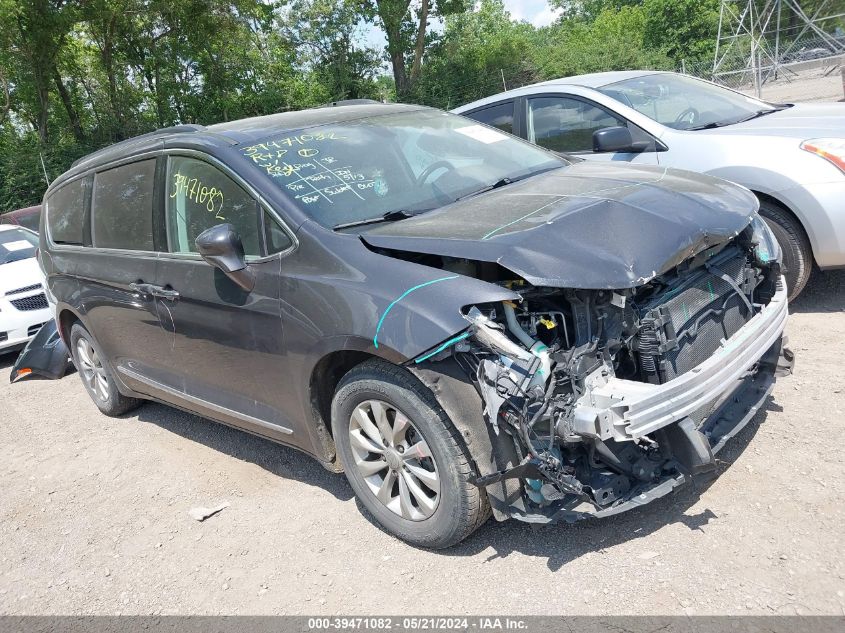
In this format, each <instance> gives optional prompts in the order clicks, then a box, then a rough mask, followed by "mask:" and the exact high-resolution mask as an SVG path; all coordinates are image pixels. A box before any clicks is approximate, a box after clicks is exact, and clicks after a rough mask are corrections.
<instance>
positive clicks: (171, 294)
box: [153, 286, 179, 301]
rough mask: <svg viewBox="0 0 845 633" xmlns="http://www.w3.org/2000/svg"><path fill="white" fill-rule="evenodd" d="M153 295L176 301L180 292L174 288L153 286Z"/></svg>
mask: <svg viewBox="0 0 845 633" xmlns="http://www.w3.org/2000/svg"><path fill="white" fill-rule="evenodd" d="M153 296H154V297H158V298H159V299H167V300H168V301H176V300H177V299H178V298H179V292H178V291H177V290H173V288H164V287H162V286H153Z"/></svg>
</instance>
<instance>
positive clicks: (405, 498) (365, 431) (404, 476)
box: [349, 400, 440, 521]
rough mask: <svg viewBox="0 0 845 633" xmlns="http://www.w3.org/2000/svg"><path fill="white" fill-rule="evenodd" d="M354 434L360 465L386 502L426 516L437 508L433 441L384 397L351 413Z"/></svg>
mask: <svg viewBox="0 0 845 633" xmlns="http://www.w3.org/2000/svg"><path fill="white" fill-rule="evenodd" d="M349 439H350V444H351V447H352V454H353V457H354V459H355V467H356V468H357V469H358V472H359V473H360V474H361V475H362V477H363V479H364V482H365V483H366V484H367V486H368V487H369V489H370V491H372V493H373V495H375V497H376V499H378V500H379V501H380V502H381V503H382V504H383V505H384V506H386V507H387V508H388V509H389V510H391V511H392V512H394V513H395V514H398V515H399V516H401V517H403V518H405V519H408V520H411V521H422V520H424V519H427V518H429V517H430V516H431V515H433V514H434V512H435V510H437V505H438V503H439V502H440V475H439V474H438V472H437V464H436V463H435V461H434V458H433V457H432V455H431V449H430V448H429V446H428V443H427V442H426V441H425V440H424V439H423V437H422V434H421V433H420V432H419V431H418V430H417V428H416V427H415V426H414V424H413V423H412V422H411V421H410V420H409V419H408V417H407V416H406V415H405V414H404V413H402V412H401V411H399V410H398V409H397V408H396V407H395V406H393V405H391V404H388V403H387V402H383V401H381V400H367V401H365V402H362V403H361V404H359V405H358V406H357V407H355V410H354V411H353V412H352V417H351V419H350V421H349Z"/></svg>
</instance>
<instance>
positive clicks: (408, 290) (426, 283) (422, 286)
mask: <svg viewBox="0 0 845 633" xmlns="http://www.w3.org/2000/svg"><path fill="white" fill-rule="evenodd" d="M457 278H458V275H451V276H450V277H441V278H440V279H432V280H431V281H427V282H425V283H424V284H419V285H417V286H414V287H413V288H408V289H407V290H406V291H405V292H403V293H402V294H401V295H399V297H398V298H397V299H394V300H393V302H392V303H391V304H390V305H389V306H387V310H385V311H384V314H382V315H381V318H380V319H379V320H378V325H377V326H376V334H375V336H374V337H373V345H375V347H376V349H378V333H379V332H380V331H381V326H382V324H383V323H384V318H385V317H386V316H387V313H388V312H390V311H391V310H392V309H393V306H395V305H396V304H397V303H399V302H400V301H402V299H404V298H405V297H407V296H408V295H409V294H411V293H412V292H414V291H415V290H419V289H420V288H425V287H426V286H430V285H431V284H436V283H437V282H439V281H448V280H449V279H457Z"/></svg>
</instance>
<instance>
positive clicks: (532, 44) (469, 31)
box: [413, 0, 538, 108]
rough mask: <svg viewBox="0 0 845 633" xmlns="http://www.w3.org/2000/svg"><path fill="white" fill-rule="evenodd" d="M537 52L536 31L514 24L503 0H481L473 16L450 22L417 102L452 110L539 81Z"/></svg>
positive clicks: (422, 80) (431, 55) (424, 74)
mask: <svg viewBox="0 0 845 633" xmlns="http://www.w3.org/2000/svg"><path fill="white" fill-rule="evenodd" d="M537 47H538V41H537V31H536V29H535V28H534V27H533V26H531V25H530V24H528V23H526V22H514V21H513V20H511V16H510V14H508V12H507V11H506V10H505V8H504V5H503V3H502V0H481V2H479V4H478V5H477V6H476V7H475V8H474V9H473V10H472V11H468V12H466V13H459V14H455V15H451V16H449V17H447V18H446V20H445V28H444V32H443V35H442V37H441V38H440V39H439V40H438V41H437V42H435V43H434V44H433V45H432V46H431V50H430V51H429V53H428V55H427V62H426V65H425V68H424V70H423V72H422V74H421V76H420V78H419V82H418V83H417V84H416V85H415V86H414V88H413V97H414V99H415V100H416V101H420V102H422V103H426V104H429V105H435V106H439V107H443V108H450V107H455V106H458V105H460V104H462V103H466V102H468V101H472V100H474V99H478V98H480V97H484V96H487V95H490V94H495V93H496V92H499V91H501V90H502V89H503V88H505V87H516V86H520V85H524V84H527V83H531V82H533V81H536V80H537V78H538V75H537V71H536V67H535V63H534V60H533V55H534V53H535V51H536V49H537Z"/></svg>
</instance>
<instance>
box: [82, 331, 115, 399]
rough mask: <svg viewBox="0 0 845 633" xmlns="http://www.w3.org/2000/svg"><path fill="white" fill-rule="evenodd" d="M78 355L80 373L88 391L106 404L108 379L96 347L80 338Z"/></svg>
mask: <svg viewBox="0 0 845 633" xmlns="http://www.w3.org/2000/svg"><path fill="white" fill-rule="evenodd" d="M76 354H77V357H78V358H79V364H80V368H79V369H80V371H79V373H80V374H81V375H82V380H83V381H84V382H85V386H86V387H88V391H90V392H91V394H92V395H94V396H95V397H96V398H97V399H99V400H100V401H102V402H106V401H107V400H108V399H109V383H108V378H107V377H106V370H105V369H104V368H103V363H102V361H100V357H99V356H98V355H97V351H96V350H95V349H94V346H93V345H91V343H90V342H89V341H88V340H87V339H85V338H80V339H79V340H78V341H77V342H76Z"/></svg>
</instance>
